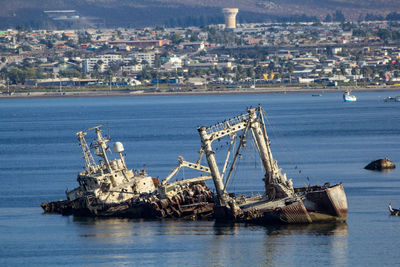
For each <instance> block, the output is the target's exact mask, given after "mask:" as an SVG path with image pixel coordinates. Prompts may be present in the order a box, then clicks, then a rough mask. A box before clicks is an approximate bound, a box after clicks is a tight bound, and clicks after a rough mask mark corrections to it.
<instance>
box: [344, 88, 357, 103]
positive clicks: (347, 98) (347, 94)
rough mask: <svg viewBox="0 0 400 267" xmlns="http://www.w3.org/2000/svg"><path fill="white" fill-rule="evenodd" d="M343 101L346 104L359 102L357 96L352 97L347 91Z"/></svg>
mask: <svg viewBox="0 0 400 267" xmlns="http://www.w3.org/2000/svg"><path fill="white" fill-rule="evenodd" d="M343 100H344V102H354V101H357V97H356V96H355V95H351V94H350V91H346V92H344V94H343Z"/></svg>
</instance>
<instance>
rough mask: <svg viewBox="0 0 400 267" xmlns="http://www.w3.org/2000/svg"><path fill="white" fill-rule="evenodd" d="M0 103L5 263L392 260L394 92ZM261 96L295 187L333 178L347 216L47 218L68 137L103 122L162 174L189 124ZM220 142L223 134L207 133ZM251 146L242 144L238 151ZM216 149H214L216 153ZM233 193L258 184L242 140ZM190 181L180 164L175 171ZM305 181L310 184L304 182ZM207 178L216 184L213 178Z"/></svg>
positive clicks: (397, 180)
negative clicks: (386, 168)
mask: <svg viewBox="0 0 400 267" xmlns="http://www.w3.org/2000/svg"><path fill="white" fill-rule="evenodd" d="M356 95H357V96H358V101H357V102H355V103H344V102H343V101H342V96H341V94H340V93H327V94H323V96H321V97H312V96H311V94H309V93H307V94H260V95H223V96H222V95H221V96H219V95H215V96H168V97H161V96H160V97H124V98H119V97H112V98H66V99H62V98H55V99H53V98H48V99H6V100H0V266H35V265H36V266H56V265H75V266H76V265H84V266H112V265H117V266H120V265H128V266H145V265H160V266H321V265H328V266H350V265H354V266H394V265H398V264H399V260H400V256H399V253H398V247H399V246H400V238H399V236H400V217H391V216H389V213H388V211H387V204H388V203H389V202H392V205H393V206H395V207H400V175H399V169H395V170H394V171H392V172H384V173H381V172H372V171H367V170H364V169H363V167H364V166H365V165H366V164H367V163H369V162H370V161H372V160H375V159H378V158H382V157H385V156H387V157H389V158H390V159H392V160H393V161H394V162H395V163H396V164H397V165H399V162H400V149H399V144H400V103H385V102H383V98H384V97H387V96H395V95H400V92H363V93H357V94H356ZM258 104H262V105H263V107H264V109H265V111H266V113H267V117H268V122H269V123H270V126H269V128H268V132H269V135H270V139H271V142H272V151H273V154H274V156H275V158H276V159H277V160H278V162H279V166H280V167H281V168H283V170H284V171H285V172H287V173H288V176H289V177H292V178H293V180H294V183H295V185H299V186H301V185H304V184H308V183H311V184H323V183H325V182H327V181H329V182H331V183H332V184H333V183H339V182H342V183H343V185H344V188H345V190H346V193H347V197H348V202H349V218H348V221H347V224H341V225H309V226H270V227H264V226H255V225H245V224H234V225H217V224H215V223H214V222H213V221H200V222H192V221H171V220H163V221H158V220H153V221H145V220H127V219H88V218H76V217H75V218H74V217H72V216H69V217H68V216H60V215H49V214H43V213H42V210H41V208H40V203H41V202H45V201H52V200H59V199H63V198H64V191H65V190H66V188H69V189H72V188H74V187H75V186H76V174H77V173H78V172H79V171H80V170H82V168H83V161H82V156H81V154H80V150H79V147H78V145H77V140H76V136H75V133H76V132H77V131H80V130H85V129H88V128H89V127H92V126H95V125H98V124H104V125H105V127H104V131H105V134H108V130H107V129H110V134H111V137H112V140H113V141H122V142H123V143H124V146H125V150H126V153H127V159H126V160H127V165H128V167H130V168H134V169H139V168H142V167H143V165H144V164H146V170H147V171H148V173H149V174H150V175H152V176H154V177H156V176H159V177H160V178H163V177H165V176H166V175H168V173H169V171H170V170H171V169H173V168H174V167H175V166H176V163H177V156H179V155H182V156H183V157H184V158H185V159H186V160H189V161H196V160H197V156H198V154H197V151H198V150H199V148H200V140H199V136H198V133H197V130H196V127H197V126H201V125H205V126H208V125H211V124H214V123H216V122H221V121H223V120H225V119H228V118H230V117H233V116H236V115H239V114H241V113H244V112H245V110H246V107H249V106H256V105H258ZM214 147H215V149H216V150H221V151H223V150H224V149H225V148H226V143H224V142H221V143H216V144H215V145H214ZM247 150H248V151H247ZM217 153H218V151H217ZM246 155H247V156H246V157H243V159H241V162H240V165H239V168H238V171H237V172H236V173H235V176H234V178H233V179H232V184H230V187H229V190H230V191H235V192H244V193H249V194H252V193H253V194H256V193H257V192H262V190H263V184H262V182H261V178H262V174H261V171H260V163H259V161H258V159H257V156H256V154H255V153H254V152H252V150H251V144H250V143H249V145H248V148H247V149H246ZM179 175H180V176H181V177H187V175H190V174H189V173H180V174H179ZM308 180H309V181H308ZM210 186H212V184H210Z"/></svg>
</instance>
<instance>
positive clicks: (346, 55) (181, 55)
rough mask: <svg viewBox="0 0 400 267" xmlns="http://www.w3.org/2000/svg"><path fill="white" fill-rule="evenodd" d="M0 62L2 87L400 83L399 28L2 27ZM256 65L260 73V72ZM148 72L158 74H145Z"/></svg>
mask: <svg viewBox="0 0 400 267" xmlns="http://www.w3.org/2000/svg"><path fill="white" fill-rule="evenodd" d="M0 58H1V61H0V73H1V76H0V84H2V85H3V86H5V85H6V84H13V83H14V84H17V85H18V86H24V85H38V86H40V85H49V84H50V85H52V84H57V82H58V83H62V84H65V85H71V86H77V85H79V86H83V85H95V84H96V83H98V84H104V81H108V82H109V83H111V82H122V83H124V84H127V85H139V84H152V83H158V82H161V81H166V80H171V78H173V79H172V80H174V81H176V82H177V83H181V84H192V85H202V84H208V83H238V84H241V83H244V82H249V80H251V81H254V83H292V84H312V83H323V82H342V83H349V82H359V81H365V82H377V83H396V82H399V81H400V73H399V71H400V69H399V68H400V24H399V23H398V22H393V21H392V22H359V23H291V24H276V23H275V24H273V23H268V24H267V23H262V24H243V25H238V27H237V28H236V29H234V30H225V29H223V27H222V26H221V25H210V26H208V27H201V28H198V27H190V28H162V27H156V28H144V29H131V28H118V29H85V30H29V31H27V30H25V31H23V30H19V31H18V30H14V29H9V30H4V31H0ZM257 68H258V69H259V70H260V71H259V72H254V71H253V70H254V69H257ZM32 69H35V70H37V71H32ZM198 70H202V71H198ZM18 71H19V72H18ZM145 71H151V72H152V73H153V74H152V75H153V76H151V77H146V76H145V75H141V74H143V72H145ZM155 72H156V73H157V74H156V77H154V73H155ZM15 73H20V75H23V79H21V77H19V79H17V78H16V77H18V75H16V74H15ZM243 73H245V74H246V75H243ZM110 76H111V77H110ZM72 81H74V82H72Z"/></svg>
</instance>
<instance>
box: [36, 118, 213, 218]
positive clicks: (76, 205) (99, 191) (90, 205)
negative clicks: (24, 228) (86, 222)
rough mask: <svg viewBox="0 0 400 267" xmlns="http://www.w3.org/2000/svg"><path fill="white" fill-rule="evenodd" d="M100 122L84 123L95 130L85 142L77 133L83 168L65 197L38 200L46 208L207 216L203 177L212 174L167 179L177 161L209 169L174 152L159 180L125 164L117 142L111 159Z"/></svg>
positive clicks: (207, 193)
mask: <svg viewBox="0 0 400 267" xmlns="http://www.w3.org/2000/svg"><path fill="white" fill-rule="evenodd" d="M100 127H101V125H100V126H96V127H93V128H91V129H89V130H94V132H95V135H96V138H95V140H94V141H93V142H92V143H91V144H90V145H89V144H88V143H87V142H86V139H85V136H86V135H87V133H86V132H83V131H80V132H78V133H77V134H76V135H77V137H78V141H79V145H80V147H81V149H82V153H83V158H84V160H85V169H84V171H82V172H80V173H79V174H78V177H77V182H78V184H79V186H78V187H76V188H75V189H73V190H71V191H66V200H61V201H53V202H48V203H42V204H41V207H42V208H43V210H44V212H45V213H60V214H63V215H71V214H72V215H77V216H101V217H110V216H112V217H129V218H168V217H172V218H182V217H187V218H191V219H196V218H202V217H210V216H212V211H213V205H214V203H213V202H214V197H213V194H212V192H211V191H210V189H209V188H208V187H207V186H206V184H205V182H204V180H206V179H210V178H211V176H209V175H208V176H200V177H195V178H191V179H185V180H181V181H175V182H169V181H170V180H171V178H172V177H173V176H174V174H175V173H176V172H177V171H178V170H179V169H180V168H182V167H189V168H193V169H197V170H200V171H203V172H206V173H207V172H210V171H209V169H208V168H207V167H204V166H200V165H199V164H196V163H189V162H186V161H184V160H183V158H179V161H178V166H177V167H176V168H175V169H174V170H173V171H172V173H171V174H170V175H169V176H168V177H167V178H166V179H165V180H163V181H161V182H160V181H159V179H158V178H154V177H151V176H149V175H148V174H147V173H146V171H145V170H144V169H143V170H139V171H134V170H132V169H128V168H127V166H126V162H125V155H124V154H123V152H124V146H123V144H122V143H121V142H116V143H114V145H113V151H114V153H117V154H118V155H119V158H115V159H110V157H109V155H108V154H109V151H110V150H111V149H110V147H109V146H108V143H109V142H110V139H109V138H106V137H103V135H102V134H101V129H100ZM92 151H94V155H95V156H97V157H98V159H99V160H98V162H96V161H95V157H94V156H93V154H92Z"/></svg>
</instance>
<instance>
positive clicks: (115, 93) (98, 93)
mask: <svg viewBox="0 0 400 267" xmlns="http://www.w3.org/2000/svg"><path fill="white" fill-rule="evenodd" d="M145 90H146V89H144V90H138V91H127V90H110V91H107V90H93V91H71V92H68V91H65V92H56V91H52V92H16V93H12V94H7V93H4V92H3V93H2V94H0V99H13V98H59V97H68V98H71V97H121V96H126V97H128V96H129V97H138V96H180V95H183V96H186V95H187V96H190V95H231V94H279V93H281V94H290V93H318V94H323V93H335V92H336V93H343V92H344V91H346V90H350V91H353V92H379V91H400V87H399V86H385V87H381V86H375V87H353V86H349V87H340V88H323V87H321V88H318V87H313V88H298V87H294V88H291V87H289V88H282V87H269V88H268V87H260V88H256V89H251V88H240V89H234V90H232V89H230V90H199V89H197V90H196V91H181V92H179V91H178V92H177V91H173V92H168V91H161V92H146V91H145Z"/></svg>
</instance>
